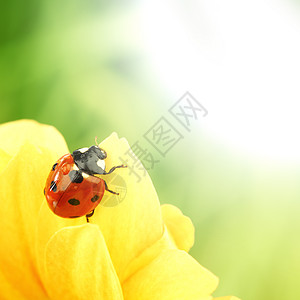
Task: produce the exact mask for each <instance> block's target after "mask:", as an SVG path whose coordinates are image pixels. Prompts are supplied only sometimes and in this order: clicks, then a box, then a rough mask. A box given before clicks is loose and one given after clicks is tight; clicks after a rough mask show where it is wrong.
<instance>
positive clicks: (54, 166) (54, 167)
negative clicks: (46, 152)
mask: <svg viewBox="0 0 300 300" xmlns="http://www.w3.org/2000/svg"><path fill="white" fill-rule="evenodd" d="M56 166H57V163H55V164H54V165H53V166H52V171H54V170H55V169H56Z"/></svg>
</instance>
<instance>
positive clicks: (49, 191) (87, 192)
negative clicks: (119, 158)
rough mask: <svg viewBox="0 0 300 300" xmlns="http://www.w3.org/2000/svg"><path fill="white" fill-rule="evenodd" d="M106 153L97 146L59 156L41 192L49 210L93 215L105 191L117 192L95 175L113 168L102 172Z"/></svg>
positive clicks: (73, 215)
mask: <svg viewBox="0 0 300 300" xmlns="http://www.w3.org/2000/svg"><path fill="white" fill-rule="evenodd" d="M106 157H107V154H106V152H105V151H104V150H103V149H101V148H100V147H98V146H91V147H89V148H81V149H77V150H75V151H74V152H73V153H72V154H70V153H69V154H66V155H64V156H62V157H61V158H60V159H59V160H58V161H57V162H56V163H55V164H54V165H53V166H52V169H51V171H50V173H49V176H48V178H47V181H46V186H45V189H44V194H45V197H46V200H47V203H48V205H49V207H50V209H51V210H52V211H53V212H54V213H55V214H56V215H58V216H60V217H63V218H77V217H82V216H86V220H87V222H89V217H91V216H92V215H93V214H94V210H95V208H96V207H97V205H98V204H99V203H100V201H101V199H102V197H103V194H104V191H105V190H106V191H108V192H110V193H112V194H116V195H118V193H116V192H114V191H111V190H109V189H108V187H107V184H106V182H105V181H104V180H103V179H102V178H99V177H97V176H95V175H107V174H110V173H111V172H113V171H114V170H115V169H116V168H126V166H124V165H120V166H116V167H113V168H111V169H110V170H109V172H106V171H105V161H104V159H105V158H106Z"/></svg>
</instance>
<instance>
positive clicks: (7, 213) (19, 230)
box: [0, 143, 49, 299]
mask: <svg viewBox="0 0 300 300" xmlns="http://www.w3.org/2000/svg"><path fill="white" fill-rule="evenodd" d="M47 157H49V155H48V152H47V151H42V150H39V149H37V148H36V147H35V146H33V145H30V144H28V143H27V144H25V145H23V146H22V147H20V148H19V152H18V153H17V154H16V155H15V156H14V157H13V158H12V159H11V160H10V161H9V163H8V164H7V166H6V168H5V169H4V170H3V171H2V172H1V174H0V175H1V180H0V203H1V209H0V225H1V235H0V245H1V247H0V257H1V268H2V272H3V275H4V276H5V277H6V278H7V280H8V281H9V282H10V283H11V284H12V285H13V286H15V288H16V289H18V290H19V291H20V292H21V293H22V294H24V295H25V296H27V297H28V298H39V297H40V299H42V296H43V295H45V293H44V290H43V287H42V286H41V284H40V280H39V276H38V274H37V269H36V263H35V252H34V232H35V230H36V225H37V222H36V221H37V215H38V211H39V208H40V205H41V203H42V201H44V199H43V198H44V197H43V185H44V179H45V175H46V173H47V172H48V171H47V170H48V169H49V161H47ZM0 288H1V287H0ZM0 294H1V291H0Z"/></svg>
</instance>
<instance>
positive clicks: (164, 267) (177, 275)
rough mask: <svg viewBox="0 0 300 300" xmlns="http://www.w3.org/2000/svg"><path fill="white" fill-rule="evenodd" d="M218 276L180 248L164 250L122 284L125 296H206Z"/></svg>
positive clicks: (142, 299)
mask: <svg viewBox="0 0 300 300" xmlns="http://www.w3.org/2000/svg"><path fill="white" fill-rule="evenodd" d="M217 285H218V279H217V277H216V276H214V275H213V274H212V273H211V272H209V271H208V270H206V269H205V268H203V267H202V266H201V265H200V264H199V263H198V262H197V261H196V260H194V259H193V258H192V257H191V256H190V255H189V254H187V253H186V252H185V251H182V250H166V251H164V252H162V253H161V254H160V255H159V256H158V257H157V258H156V259H155V260H153V261H152V262H151V263H150V264H149V265H147V266H145V267H144V268H143V269H140V270H139V271H138V272H137V273H135V274H134V275H132V276H131V277H129V278H128V279H127V280H126V281H125V282H124V283H123V285H122V287H123V293H124V298H125V299H126V300H135V299H139V300H161V299H163V300H177V299H178V300H193V299H195V300H198V299H202V298H204V299H209V298H210V295H211V294H212V292H213V291H214V290H215V288H216V287H217Z"/></svg>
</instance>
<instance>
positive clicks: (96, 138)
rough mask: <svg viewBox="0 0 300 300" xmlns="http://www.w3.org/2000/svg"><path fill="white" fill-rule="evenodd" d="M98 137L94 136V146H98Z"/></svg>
mask: <svg viewBox="0 0 300 300" xmlns="http://www.w3.org/2000/svg"><path fill="white" fill-rule="evenodd" d="M97 140H98V137H97V136H95V143H96V146H98V147H99V144H98V141H97Z"/></svg>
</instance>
